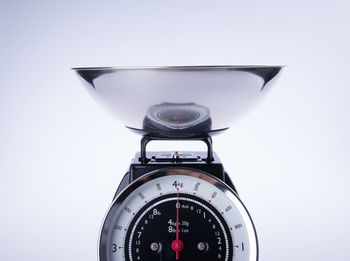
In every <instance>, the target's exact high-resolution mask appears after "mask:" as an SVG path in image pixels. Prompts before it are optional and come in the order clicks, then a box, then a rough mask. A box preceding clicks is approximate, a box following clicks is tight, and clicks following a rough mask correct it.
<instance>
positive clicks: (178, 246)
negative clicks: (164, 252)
mask: <svg viewBox="0 0 350 261" xmlns="http://www.w3.org/2000/svg"><path fill="white" fill-rule="evenodd" d="M179 209H180V204H179V188H177V202H176V240H174V241H173V243H172V244H171V247H172V248H173V250H174V251H175V252H176V260H179V252H180V251H181V250H182V249H183V247H184V244H183V243H182V241H181V240H180V239H179V223H180V222H179Z"/></svg>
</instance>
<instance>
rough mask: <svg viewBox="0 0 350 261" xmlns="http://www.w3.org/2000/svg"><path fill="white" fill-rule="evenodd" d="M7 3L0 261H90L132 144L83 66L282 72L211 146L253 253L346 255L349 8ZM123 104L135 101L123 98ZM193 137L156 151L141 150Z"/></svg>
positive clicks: (276, 257)
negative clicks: (248, 230) (247, 217)
mask: <svg viewBox="0 0 350 261" xmlns="http://www.w3.org/2000/svg"><path fill="white" fill-rule="evenodd" d="M0 3H1V6H0V30H1V34H0V37H1V41H0V47H1V48H0V58H1V60H0V61H1V62H0V72H1V87H0V88H1V93H0V259H1V260H4V261H5V260H6V261H15V260H50V261H56V260H57V261H62V260H85V261H87V260H96V258H97V249H96V247H97V237H98V231H99V228H100V224H101V221H102V219H103V217H104V214H105V212H106V210H107V208H108V206H109V204H110V202H111V200H112V196H113V194H114V192H115V190H116V188H117V185H118V184H119V182H120V180H121V178H122V176H123V175H124V173H125V171H126V170H127V167H128V164H129V162H130V160H131V158H132V157H133V155H134V153H135V152H136V151H137V150H138V149H139V137H138V136H137V135H135V134H133V133H131V132H129V131H128V130H127V129H126V128H124V127H123V126H122V124H121V123H119V122H117V121H115V120H113V118H112V117H111V116H110V115H108V114H107V113H105V112H104V111H103V110H102V109H101V108H99V107H98V106H96V104H95V102H94V101H93V100H92V99H91V98H90V97H89V96H88V95H87V93H86V92H85V90H84V89H83V88H82V86H81V84H80V82H79V80H78V79H77V77H76V76H75V75H74V73H73V72H72V71H71V70H70V68H71V67H77V66H110V65H201V64H286V65H288V66H287V68H286V69H285V70H284V72H283V73H282V75H281V77H280V79H279V80H278V81H277V83H276V85H275V86H274V88H273V90H271V92H270V93H269V95H268V96H267V98H266V99H265V100H264V102H263V103H262V104H261V105H260V106H259V108H258V109H257V110H255V111H254V112H253V113H251V114H250V115H249V116H247V117H245V118H244V119H243V120H241V121H240V122H239V123H238V124H236V125H235V126H234V127H233V128H231V129H230V130H229V131H227V132H226V133H225V134H223V135H221V136H218V137H214V146H215V147H214V149H215V151H216V152H217V153H218V154H219V156H220V157H221V159H222V161H223V162H224V165H225V167H226V169H227V171H228V172H229V173H230V175H231V177H232V179H233V180H234V182H235V184H236V186H237V188H238V190H239V192H240V194H241V197H242V199H243V201H244V202H245V203H246V205H247V206H248V209H249V210H250V212H251V214H252V216H253V219H254V221H255V224H256V227H257V231H258V234H259V239H260V254H261V256H260V257H261V258H260V260H267V261H282V260H283V261H289V260H291V261H295V260H305V261H306V260H337V261H338V260H344V261H345V260H349V259H350V253H349V232H350V225H349V220H350V209H349V206H350V189H349V188H350V186H349V183H350V175H349V174H350V173H349V172H350V171H349V170H350V149H349V148H350V138H349V134H350V119H349V118H350V117H349V114H350V104H349V98H350V86H349V69H350V51H349V46H350V34H349V31H350V30H349V24H350V6H349V3H348V1H338V0H332V1H330V0H326V1H320V0H318V1H301V0H297V1H270V0H267V1H261V0H260V1H234V0H231V1H220V0H216V1H196V0H192V1H189V0H187V1H184V0H178V1H167V0H163V1H153V0H147V1H132V0H128V1H115V0H114V1H67V0H66V1H64V0H61V1H16V0H12V1H5V0H1V2H0ZM130 105H131V106H132V102H130ZM169 147H170V149H173V148H174V149H176V148H178V147H179V149H193V150H196V149H200V148H203V149H204V146H202V144H197V143H194V144H189V143H185V144H174V143H172V144H164V143H161V144H158V143H154V144H150V149H169Z"/></svg>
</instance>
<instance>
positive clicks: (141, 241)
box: [99, 168, 257, 261]
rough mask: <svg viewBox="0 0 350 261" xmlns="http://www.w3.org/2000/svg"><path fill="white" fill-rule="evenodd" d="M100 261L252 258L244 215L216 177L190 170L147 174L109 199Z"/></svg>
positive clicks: (251, 234)
mask: <svg viewBox="0 0 350 261" xmlns="http://www.w3.org/2000/svg"><path fill="white" fill-rule="evenodd" d="M99 256H100V260H101V261H122V260H124V261H129V260H130V261H138V260H144V261H148V260H152V261H153V260H159V261H167V260H169V261H170V260H184V261H192V260H195V258H197V259H198V260H201V261H206V260H208V261H209V260H210V261H213V260H222V261H232V260H234V261H236V260H237V261H253V260H254V261H256V260H257V241H256V236H255V230H254V226H253V224H252V222H251V219H250V217H249V214H248V212H247V210H246V209H245V207H244V205H243V204H242V202H241V201H240V200H239V198H238V197H237V195H236V194H235V193H234V192H233V191H232V190H231V189H230V188H229V187H228V186H227V185H226V184H224V183H223V182H221V181H219V180H218V179H216V178H214V177H212V176H210V175H208V174H205V173H202V172H199V171H197V170H192V169H183V168H170V169H162V170H157V171H154V172H151V173H149V174H147V175H145V176H143V177H142V178H140V179H138V180H137V181H135V182H134V183H132V184H131V185H130V186H129V187H127V188H126V189H125V190H124V191H123V192H122V193H121V194H120V195H119V196H118V197H117V198H116V199H115V201H114V202H113V204H112V206H111V208H110V210H109V212H108V215H107V216H106V219H105V222H104V224H103V227H102V231H101V236H100V253H99Z"/></svg>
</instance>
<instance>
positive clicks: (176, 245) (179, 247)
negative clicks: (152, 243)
mask: <svg viewBox="0 0 350 261" xmlns="http://www.w3.org/2000/svg"><path fill="white" fill-rule="evenodd" d="M171 247H172V248H173V250H174V251H175V252H180V251H181V250H182V249H183V248H184V243H182V241H181V240H174V241H173V243H171Z"/></svg>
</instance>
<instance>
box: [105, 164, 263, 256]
mask: <svg viewBox="0 0 350 261" xmlns="http://www.w3.org/2000/svg"><path fill="white" fill-rule="evenodd" d="M176 175H184V176H192V177H196V178H198V179H202V180H205V181H207V182H209V183H210V184H212V185H214V186H215V187H217V188H218V189H219V190H221V191H223V192H224V193H225V194H226V196H227V197H228V198H229V199H230V200H231V201H232V202H233V204H234V205H235V207H236V208H237V209H238V210H239V212H240V214H241V216H242V218H243V220H244V225H245V226H246V228H247V232H248V238H249V243H250V257H249V261H257V260H258V238H257V235H256V230H255V226H254V223H253V220H252V219H251V217H250V214H249V212H248V210H247V208H246V207H245V205H244V204H243V202H242V201H241V199H240V198H239V196H238V195H237V194H236V192H234V191H233V190H232V189H231V188H230V187H229V186H228V185H227V184H225V183H224V182H223V181H221V180H219V179H218V178H216V177H214V176H212V175H211V174H209V173H206V172H203V171H201V170H197V169H192V168H184V167H177V168H162V169H158V170H154V171H151V172H149V173H147V174H145V175H143V176H142V177H140V178H138V179H137V180H135V181H134V182H132V183H131V184H130V185H129V186H127V187H126V188H125V189H124V190H122V191H121V192H120V194H119V195H118V196H117V197H116V198H115V199H114V201H113V202H112V204H111V206H110V208H109V209H108V211H107V214H106V216H105V218H104V221H103V223H102V227H101V230H100V236H99V237H100V240H99V245H98V248H99V261H108V260H109V259H108V258H107V247H108V244H109V243H110V235H111V233H110V231H111V230H112V228H113V226H114V225H113V221H112V220H113V217H114V216H115V214H116V213H117V212H118V211H119V210H120V206H121V205H122V203H123V202H124V201H125V200H126V198H127V197H128V196H129V195H130V194H131V193H133V191H135V190H136V189H137V188H139V187H140V186H142V185H144V184H145V183H147V182H149V181H152V180H154V179H157V178H160V177H164V176H176Z"/></svg>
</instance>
